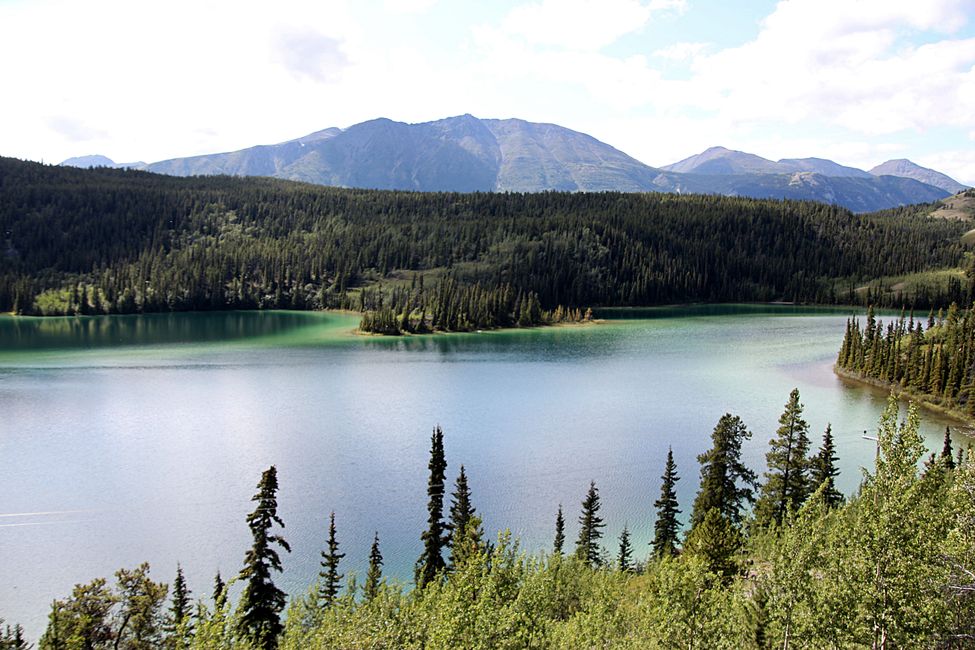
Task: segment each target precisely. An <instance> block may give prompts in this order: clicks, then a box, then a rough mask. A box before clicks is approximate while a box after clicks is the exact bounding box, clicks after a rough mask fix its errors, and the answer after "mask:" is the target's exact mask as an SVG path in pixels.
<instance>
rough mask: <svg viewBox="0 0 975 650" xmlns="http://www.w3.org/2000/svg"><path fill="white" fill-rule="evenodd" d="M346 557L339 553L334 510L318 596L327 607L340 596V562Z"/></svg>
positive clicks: (324, 554) (323, 559) (323, 553)
mask: <svg viewBox="0 0 975 650" xmlns="http://www.w3.org/2000/svg"><path fill="white" fill-rule="evenodd" d="M344 557H345V553H339V541H338V539H336V537H335V513H334V512H332V514H331V515H329V518H328V552H325V551H322V570H321V571H320V572H319V574H318V577H319V578H321V581H322V583H321V588H320V589H319V591H318V598H319V601H320V602H321V606H322V607H324V608H325V609H328V608H329V607H331V606H332V603H334V602H335V597H336V596H338V593H339V588H340V585H339V583H340V582H341V580H342V574H341V573H339V562H340V561H341V560H342V558H344Z"/></svg>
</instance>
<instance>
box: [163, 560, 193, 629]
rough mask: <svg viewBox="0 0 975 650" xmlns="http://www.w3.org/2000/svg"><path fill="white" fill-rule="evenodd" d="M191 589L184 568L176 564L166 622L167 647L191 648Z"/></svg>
mask: <svg viewBox="0 0 975 650" xmlns="http://www.w3.org/2000/svg"><path fill="white" fill-rule="evenodd" d="M190 594H191V592H190V589H189V587H187V586H186V578H185V577H184V576H183V567H181V566H180V565H179V564H178V563H177V564H176V578H175V579H174V580H173V596H172V602H171V604H170V606H169V616H168V617H167V620H166V641H167V643H166V645H167V646H168V647H170V648H186V647H189V643H190V639H192V638H193V618H192V616H191V615H190V605H191V602H190Z"/></svg>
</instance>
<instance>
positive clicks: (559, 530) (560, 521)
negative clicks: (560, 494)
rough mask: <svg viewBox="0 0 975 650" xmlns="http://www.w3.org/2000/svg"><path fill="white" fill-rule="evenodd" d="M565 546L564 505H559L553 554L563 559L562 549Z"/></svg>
mask: <svg viewBox="0 0 975 650" xmlns="http://www.w3.org/2000/svg"><path fill="white" fill-rule="evenodd" d="M563 546H565V519H564V518H563V517H562V504H561V503H560V504H559V512H558V514H557V515H555V544H554V545H553V548H552V552H553V554H555V555H557V556H559V557H561V556H562V547H563Z"/></svg>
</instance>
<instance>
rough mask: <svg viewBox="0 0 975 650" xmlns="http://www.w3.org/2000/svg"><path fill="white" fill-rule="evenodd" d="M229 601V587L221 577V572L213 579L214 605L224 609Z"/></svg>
mask: <svg viewBox="0 0 975 650" xmlns="http://www.w3.org/2000/svg"><path fill="white" fill-rule="evenodd" d="M226 600H227V585H226V583H225V582H224V581H223V578H222V577H220V572H219V571H217V575H216V576H215V577H214V578H213V604H214V605H215V606H217V607H222V606H223V604H224V602H226Z"/></svg>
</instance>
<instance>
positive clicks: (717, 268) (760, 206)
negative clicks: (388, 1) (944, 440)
mask: <svg viewBox="0 0 975 650" xmlns="http://www.w3.org/2000/svg"><path fill="white" fill-rule="evenodd" d="M926 210H927V211H930V206H914V207H911V208H901V209H896V210H887V211H884V212H882V213H877V214H865V215H855V214H852V213H851V212H849V211H847V210H845V209H843V208H839V207H836V206H830V205H826V204H821V203H814V202H793V201H775V200H755V199H744V198H737V197H721V196H705V195H675V194H663V193H647V194H634V193H629V194H626V193H615V192H605V193H564V192H545V193H538V194H519V193H470V194H452V193H412V192H393V191H373V190H349V189H340V188H328V187H320V186H313V185H305V184H301V183H293V182H286V181H278V180H273V179H264V178H235V177H195V178H174V177H167V176H159V175H154V174H149V173H145V172H137V171H132V170H117V169H104V168H102V169H88V170H83V169H74V168H65V167H54V166H45V165H41V164H38V163H31V162H23V161H18V160H13V159H9V158H2V159H0V312H15V313H20V314H35V315H63V314H103V313H105V314H112V313H133V312H158V311H182V310H212V309H282V308H287V309H321V308H339V307H344V308H351V309H355V310H360V311H362V312H364V313H366V314H367V316H368V317H367V318H364V322H363V329H366V330H372V331H377V332H385V333H398V332H404V331H405V332H412V331H428V330H469V329H482V328H489V327H502V326H518V325H521V326H530V325H535V324H539V323H544V322H554V321H561V320H579V319H581V317H582V316H583V315H584V313H585V311H586V309H588V308H597V307H606V306H644V305H656V304H669V303H680V302H697V301H699V302H764V301H792V302H803V303H830V304H833V303H844V304H853V303H855V304H866V303H867V302H872V303H875V304H878V305H888V306H890V305H892V306H896V307H900V306H902V305H907V306H913V307H915V308H918V309H927V308H929V307H941V306H946V305H948V304H949V303H950V302H952V301H956V302H959V303H968V302H969V301H970V299H971V291H970V289H969V285H970V282H968V281H967V280H965V279H963V277H954V276H952V277H950V278H948V280H947V282H946V283H944V284H943V285H937V286H927V285H921V286H917V287H913V288H911V289H909V290H908V289H904V288H902V287H900V288H899V285H890V286H877V287H872V286H871V287H867V288H866V289H865V290H864V287H865V286H866V285H865V284H864V283H866V282H868V281H875V280H878V279H882V278H885V277H896V276H903V275H905V274H916V273H922V272H925V271H929V270H932V269H947V268H959V267H962V266H966V267H967V266H968V264H967V263H966V261H965V260H966V257H965V256H966V247H965V245H963V243H962V240H961V236H962V234H963V233H964V232H965V231H966V230H967V227H966V225H965V224H963V223H960V222H958V221H949V220H945V219H932V218H928V217H927V216H926V214H927V211H926ZM370 312H371V314H370Z"/></svg>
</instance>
